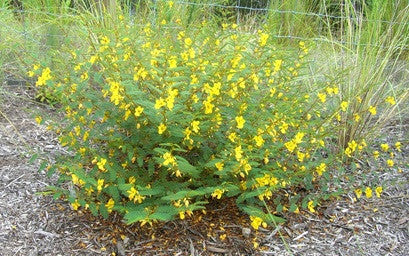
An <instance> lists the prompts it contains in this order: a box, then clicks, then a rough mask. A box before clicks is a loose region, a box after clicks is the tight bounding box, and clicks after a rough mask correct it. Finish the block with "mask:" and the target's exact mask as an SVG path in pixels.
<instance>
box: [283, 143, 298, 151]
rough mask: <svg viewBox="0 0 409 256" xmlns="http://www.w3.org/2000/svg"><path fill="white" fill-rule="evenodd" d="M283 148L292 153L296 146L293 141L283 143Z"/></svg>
mask: <svg viewBox="0 0 409 256" xmlns="http://www.w3.org/2000/svg"><path fill="white" fill-rule="evenodd" d="M284 146H285V147H286V148H287V149H288V151H290V152H293V151H294V149H295V148H296V147H297V144H296V143H295V142H294V141H292V140H290V141H288V142H286V143H284Z"/></svg>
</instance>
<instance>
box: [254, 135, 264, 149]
mask: <svg viewBox="0 0 409 256" xmlns="http://www.w3.org/2000/svg"><path fill="white" fill-rule="evenodd" d="M254 141H255V142H256V145H257V147H261V146H263V144H264V139H263V137H262V136H261V135H257V136H254Z"/></svg>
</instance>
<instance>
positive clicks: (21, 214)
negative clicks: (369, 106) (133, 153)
mask: <svg viewBox="0 0 409 256" xmlns="http://www.w3.org/2000/svg"><path fill="white" fill-rule="evenodd" d="M0 87H1V88H0V91H2V93H1V94H0V99H2V100H0V104H1V105H0V111H1V113H0V188H1V189H0V255H4V256H9V255H10V256H11V255H409V185H408V184H409V182H408V178H409V170H408V168H406V169H403V171H402V172H401V173H399V172H394V173H388V174H385V176H384V177H382V178H383V179H385V180H391V181H392V180H393V181H395V182H394V184H393V185H391V186H389V187H388V188H386V189H385V192H384V193H383V194H382V197H381V198H373V199H361V200H359V201H358V202H355V203H354V202H353V201H352V198H349V197H348V196H345V197H342V198H341V199H340V200H338V201H332V202H327V203H326V204H325V205H322V206H321V208H318V210H319V212H320V214H310V213H307V212H303V213H302V214H298V215H296V214H288V215H286V216H285V217H286V218H287V220H288V221H287V223H285V224H284V225H280V226H278V227H272V228H269V229H262V228H260V230H259V231H257V232H255V231H254V230H252V229H251V227H250V225H249V221H248V218H247V217H246V216H243V215H242V214H240V213H239V212H238V211H237V209H236V208H235V206H234V203H233V202H232V201H231V200H223V201H219V202H213V203H211V205H210V206H209V210H208V213H207V214H206V215H200V216H199V215H198V216H197V217H196V218H195V219H190V220H184V221H182V220H178V221H172V222H168V223H164V224H157V225H154V226H153V227H149V226H148V227H142V228H141V227H139V226H138V225H131V226H126V225H124V224H123V223H122V222H121V220H120V216H116V215H113V216H111V217H110V219H108V220H103V219H101V218H95V217H93V216H91V215H90V214H88V213H85V212H81V211H79V212H75V211H73V210H71V209H70V206H69V204H68V203H66V202H62V201H58V200H53V199H52V197H51V196H47V195H43V194H42V193H41V192H42V191H44V190H45V188H46V187H47V186H48V185H52V184H54V183H55V181H56V178H55V177H51V178H48V177H47V176H46V175H45V174H44V173H40V172H38V167H39V163H37V162H34V163H32V164H30V163H29V161H28V160H29V159H30V157H31V154H32V153H33V152H35V151H39V152H42V153H43V154H44V155H46V156H47V157H49V158H50V160H52V159H53V158H54V157H55V156H56V155H58V154H60V153H64V149H63V148H61V147H60V146H59V145H58V142H57V140H56V138H55V135H53V134H52V133H50V132H48V131H46V129H45V127H43V126H39V125H37V124H36V123H35V121H34V118H33V115H34V113H35V111H43V112H44V111H45V112H48V113H51V112H52V110H50V109H48V108H47V106H42V105H40V104H38V103H37V102H34V101H32V100H30V99H31V98H32V97H31V96H30V95H29V94H30V92H29V90H27V88H26V87H23V86H18V85H6V84H4V85H0ZM1 89H2V90H1ZM406 129H407V127H406ZM402 130H405V128H403V129H400V131H402ZM391 131H393V129H392V130H390V131H389V133H390V136H391V137H393V138H402V136H406V137H407V134H401V133H399V132H397V133H393V132H391ZM404 139H405V138H404ZM406 139H407V138H406ZM406 145H407V143H405V144H404V148H402V149H403V154H402V155H403V156H406V160H405V161H406V162H408V161H407V160H408V159H409V148H408V146H406ZM199 218H201V221H199ZM255 242H257V244H258V245H259V246H258V249H255V248H254V244H255Z"/></svg>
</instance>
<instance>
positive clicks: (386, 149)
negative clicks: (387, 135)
mask: <svg viewBox="0 0 409 256" xmlns="http://www.w3.org/2000/svg"><path fill="white" fill-rule="evenodd" d="M381 149H382V150H383V151H385V152H387V151H388V149H389V145H388V144H387V143H382V144H381Z"/></svg>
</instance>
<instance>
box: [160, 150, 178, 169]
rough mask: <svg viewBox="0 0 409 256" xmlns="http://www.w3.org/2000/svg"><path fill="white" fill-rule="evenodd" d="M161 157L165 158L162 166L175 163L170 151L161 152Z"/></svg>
mask: <svg viewBox="0 0 409 256" xmlns="http://www.w3.org/2000/svg"><path fill="white" fill-rule="evenodd" d="M162 158H163V159H164V160H165V161H164V162H163V165H164V166H168V165H173V166H175V165H176V158H175V157H174V156H172V154H171V153H169V152H166V153H165V154H163V156H162Z"/></svg>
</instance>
